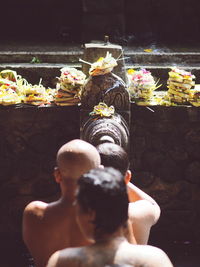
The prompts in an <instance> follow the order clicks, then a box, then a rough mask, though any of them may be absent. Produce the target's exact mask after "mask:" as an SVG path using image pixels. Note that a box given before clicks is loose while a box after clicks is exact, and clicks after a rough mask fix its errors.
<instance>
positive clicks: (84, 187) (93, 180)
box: [77, 167, 128, 237]
mask: <svg viewBox="0 0 200 267" xmlns="http://www.w3.org/2000/svg"><path fill="white" fill-rule="evenodd" d="M78 185H79V189H78V191H77V201H78V203H79V205H80V208H81V210H82V212H88V211H89V210H92V211H94V212H95V214H96V216H95V219H94V221H93V223H94V225H95V237H97V236H98V235H99V234H101V233H113V232H115V231H116V230H117V229H118V228H119V227H120V226H125V225H126V222H127V219H128V195H127V191H126V185H125V182H124V176H123V175H122V173H121V172H119V171H118V170H116V169H114V168H111V167H106V168H104V169H99V168H98V169H93V170H91V171H89V172H88V173H86V174H84V175H82V176H81V177H80V179H79V180H78Z"/></svg>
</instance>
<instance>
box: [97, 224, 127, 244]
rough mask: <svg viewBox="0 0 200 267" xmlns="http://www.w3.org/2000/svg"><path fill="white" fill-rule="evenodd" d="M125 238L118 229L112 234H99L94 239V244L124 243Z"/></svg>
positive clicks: (121, 230)
mask: <svg viewBox="0 0 200 267" xmlns="http://www.w3.org/2000/svg"><path fill="white" fill-rule="evenodd" d="M125 240H126V237H125V236H124V232H123V229H122V228H121V227H120V228H119V229H118V230H117V231H115V232H114V233H112V234H106V233H105V234H99V235H97V236H96V237H95V243H96V244H99V243H111V242H119V243H121V242H122V241H125Z"/></svg>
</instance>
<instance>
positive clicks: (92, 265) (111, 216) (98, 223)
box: [47, 168, 172, 267]
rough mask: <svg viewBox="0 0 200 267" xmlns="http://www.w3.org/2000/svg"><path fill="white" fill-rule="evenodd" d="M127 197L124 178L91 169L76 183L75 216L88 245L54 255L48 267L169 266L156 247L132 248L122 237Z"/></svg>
mask: <svg viewBox="0 0 200 267" xmlns="http://www.w3.org/2000/svg"><path fill="white" fill-rule="evenodd" d="M128 205H129V200H128V195H127V188H126V184H125V182H124V177H123V175H122V174H121V172H119V171H118V170H115V169H113V168H105V169H100V168H98V169H93V170H91V171H89V172H88V173H86V174H84V175H82V176H81V177H80V179H79V180H78V191H77V195H76V202H75V206H76V214H77V221H78V224H79V226H80V229H81V231H82V232H83V234H84V235H85V237H86V238H87V239H88V240H91V239H92V240H95V243H94V244H92V245H89V246H83V247H78V248H66V249H63V250H60V251H57V252H55V253H54V254H53V255H52V256H51V257H50V259H49V262H48V264H47V267H66V266H70V267H80V266H83V267H86V266H87V267H102V266H106V265H112V264H120V265H123V264H127V265H131V266H138V267H139V266H145V267H172V264H171V262H170V260H169V258H168V256H167V255H166V254H165V253H164V252H163V251H162V250H161V249H159V248H156V247H153V246H149V245H133V244H130V243H129V242H128V241H127V239H126V238H125V237H124V234H123V233H124V232H123V228H124V226H125V224H126V222H127V219H128Z"/></svg>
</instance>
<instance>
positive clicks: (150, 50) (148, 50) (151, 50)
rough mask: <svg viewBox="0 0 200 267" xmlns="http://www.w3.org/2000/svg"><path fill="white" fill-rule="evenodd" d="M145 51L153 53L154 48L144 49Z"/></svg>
mask: <svg viewBox="0 0 200 267" xmlns="http://www.w3.org/2000/svg"><path fill="white" fill-rule="evenodd" d="M144 52H147V53H151V52H153V49H151V48H148V49H144Z"/></svg>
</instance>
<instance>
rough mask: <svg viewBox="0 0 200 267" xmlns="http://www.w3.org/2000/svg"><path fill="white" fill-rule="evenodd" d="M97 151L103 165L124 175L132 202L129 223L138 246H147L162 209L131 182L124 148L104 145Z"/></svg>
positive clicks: (110, 144) (108, 144) (98, 147)
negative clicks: (152, 228)
mask: <svg viewBox="0 0 200 267" xmlns="http://www.w3.org/2000/svg"><path fill="white" fill-rule="evenodd" d="M97 150H98V151H99V154H100V157H101V164H102V165H104V166H106V167H113V168H116V169H118V170H119V171H121V172H122V174H123V175H124V177H125V182H126V184H127V190H128V197H129V202H130V203H129V221H130V222H131V224H132V231H133V235H134V238H135V240H136V243H137V244H141V245H145V244H147V243H148V239H149V234H150V230H151V227H152V226H153V225H154V224H155V223H156V222H157V221H158V219H159V217H160V207H159V206H158V204H157V203H156V201H155V200H154V199H153V198H151V197H150V196H149V195H148V194H146V193H145V192H143V191H142V190H140V189H139V188H138V187H137V186H135V185H133V184H132V183H131V182H130V180H131V171H130V170H129V169H128V168H129V159H128V155H127V153H126V152H125V151H124V149H123V148H122V147H120V146H118V145H116V144H112V143H103V144H100V145H99V146H97ZM132 243H133V242H132Z"/></svg>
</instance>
